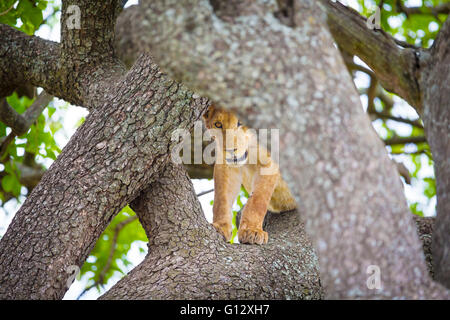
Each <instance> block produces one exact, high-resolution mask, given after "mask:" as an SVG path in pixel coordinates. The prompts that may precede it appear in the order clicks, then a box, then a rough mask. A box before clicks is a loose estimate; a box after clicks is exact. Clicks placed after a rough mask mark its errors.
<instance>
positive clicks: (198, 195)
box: [197, 189, 214, 197]
mask: <svg viewBox="0 0 450 320" xmlns="http://www.w3.org/2000/svg"><path fill="white" fill-rule="evenodd" d="M213 191H214V189H211V190H207V191H202V192H200V193H199V194H197V197H201V196H203V195H205V194H208V193H210V192H213Z"/></svg>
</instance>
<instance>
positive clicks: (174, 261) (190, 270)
mask: <svg viewBox="0 0 450 320" xmlns="http://www.w3.org/2000/svg"><path fill="white" fill-rule="evenodd" d="M131 207H132V208H133V210H135V212H136V214H137V215H138V216H139V220H140V221H141V223H142V225H143V227H144V229H145V231H146V233H147V236H148V239H149V243H148V248H149V251H148V255H147V257H146V258H145V260H144V261H143V262H142V263H141V264H140V265H139V266H137V267H136V268H135V269H133V270H132V271H131V272H130V273H129V274H128V275H127V276H126V277H124V278H123V279H122V280H120V281H119V282H118V283H117V284H116V285H115V286H114V287H113V288H111V289H110V290H109V291H108V292H107V293H106V294H105V295H103V296H102V297H101V298H102V299H319V298H321V297H322V288H321V286H320V280H319V274H318V269H317V266H318V264H317V257H316V255H315V254H314V251H313V248H312V245H311V243H310V241H309V240H308V238H307V236H306V234H305V232H304V228H303V223H302V222H301V221H300V217H299V215H298V214H297V213H296V212H287V213H284V214H273V215H271V216H269V217H268V218H267V219H266V222H267V230H268V231H269V233H270V240H269V243H268V244H267V245H264V246H257V245H239V244H229V243H226V242H225V241H224V240H223V237H222V236H220V235H219V234H218V233H217V232H216V231H215V229H214V228H213V227H212V226H211V225H210V224H209V223H208V222H207V221H206V219H205V215H204V213H203V211H202V210H201V206H200V203H199V202H198V200H197V197H196V196H195V193H194V191H193V187H192V183H191V181H190V179H189V177H188V176H187V174H186V173H185V171H184V169H183V168H182V167H179V166H174V165H172V164H169V165H168V166H167V167H166V169H165V171H164V173H163V174H162V175H161V176H160V178H159V179H158V180H157V181H155V182H153V183H152V184H151V185H150V186H149V187H148V188H147V189H146V190H145V191H143V192H142V193H141V195H140V196H139V198H137V199H136V200H135V201H134V202H133V203H132V204H131Z"/></svg>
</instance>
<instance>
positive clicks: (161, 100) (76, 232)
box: [0, 55, 208, 299]
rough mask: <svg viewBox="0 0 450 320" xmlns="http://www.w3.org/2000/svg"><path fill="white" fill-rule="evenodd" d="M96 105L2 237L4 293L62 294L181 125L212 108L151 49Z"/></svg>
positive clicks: (149, 177)
mask: <svg viewBox="0 0 450 320" xmlns="http://www.w3.org/2000/svg"><path fill="white" fill-rule="evenodd" d="M113 89H114V90H112V91H111V92H114V95H109V96H107V97H105V98H106V99H107V100H108V101H109V103H105V104H104V105H103V106H101V107H98V108H97V109H95V110H93V111H92V112H91V113H90V114H89V116H88V117H87V119H86V121H85V123H84V124H83V125H82V126H81V127H80V128H79V129H78V130H77V132H76V133H75V134H74V136H73V137H72V138H71V140H70V141H69V143H68V144H67V145H66V147H65V148H64V149H63V151H62V153H61V154H60V156H59V157H58V159H57V160H56V161H55V162H54V163H53V164H52V166H51V167H50V168H49V169H48V171H47V172H46V173H45V174H44V176H43V177H42V180H41V182H40V183H39V185H38V186H37V187H36V188H35V189H34V190H33V192H32V193H31V195H30V196H29V197H28V198H27V199H26V201H25V203H24V204H23V205H22V207H21V208H20V210H19V211H18V212H17V214H16V215H15V217H14V219H13V221H12V223H11V225H10V226H9V228H8V230H7V232H6V234H5V235H4V237H3V238H2V239H1V242H0V279H1V280H0V281H1V282H0V297H1V298H2V299H11V298H14V299H56V298H62V296H63V295H64V293H65V292H66V290H67V287H66V281H67V279H68V277H69V276H70V273H69V271H68V269H67V268H68V267H69V266H71V265H77V266H81V265H82V264H83V263H84V261H85V260H86V258H87V256H88V254H89V252H90V251H91V249H92V248H93V246H94V245H95V242H96V240H97V239H98V237H99V236H100V234H101V232H103V230H104V229H105V228H106V226H107V225H108V223H109V221H110V220H111V218H112V217H113V216H114V214H116V213H117V212H118V211H120V210H121V209H122V208H123V207H124V206H125V205H126V204H128V203H129V202H130V201H131V200H133V199H134V198H135V197H136V196H137V195H138V193H139V191H140V190H141V189H142V188H144V186H146V185H147V184H148V183H149V182H151V181H153V180H154V179H156V178H157V176H158V172H159V170H160V169H161V168H162V167H163V166H164V165H165V163H166V162H167V161H169V159H170V151H171V148H172V147H173V146H174V145H175V143H177V142H176V141H172V140H171V135H172V132H173V131H174V130H175V129H177V128H181V129H190V127H191V126H192V124H193V122H194V121H195V120H196V119H197V118H198V117H199V116H200V114H201V113H202V112H203V110H204V109H205V108H206V106H207V104H208V103H207V100H206V99H203V98H199V97H195V96H193V94H192V92H190V91H189V90H187V89H186V88H185V87H184V86H182V85H179V84H177V83H175V82H174V81H172V80H169V79H168V78H167V77H166V76H165V75H163V74H162V73H161V72H160V71H159V69H158V67H157V66H156V65H155V64H153V63H152V61H151V59H150V58H149V57H148V56H145V55H143V56H142V57H141V59H139V60H138V61H137V62H136V64H135V66H134V67H133V68H132V69H131V70H130V71H129V72H128V74H127V75H125V76H124V78H123V79H121V81H119V84H118V85H116V86H114V88H113Z"/></svg>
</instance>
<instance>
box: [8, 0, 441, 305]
mask: <svg viewBox="0 0 450 320" xmlns="http://www.w3.org/2000/svg"><path fill="white" fill-rule="evenodd" d="M69 3H72V2H65V4H64V8H66V5H67V4H69ZM295 3H296V5H300V6H298V7H296V9H298V11H297V10H296V11H295V15H294V14H293V15H292V21H293V22H294V24H295V25H296V28H295V29H292V28H290V27H287V26H286V25H283V24H281V23H280V21H279V20H277V19H276V18H275V16H274V13H275V11H276V10H277V8H276V5H275V4H274V2H267V1H262V0H261V1H229V2H218V1H211V2H208V1H204V0H199V1H194V0H192V1H178V0H177V1H175V0H172V1H164V2H159V1H158V2H155V1H148V2H144V1H143V2H142V4H141V7H140V8H139V10H140V13H139V12H137V11H136V10H134V11H133V10H127V11H128V12H129V13H130V15H129V16H128V18H126V19H130V18H132V19H130V20H126V19H125V18H124V19H125V20H122V21H126V31H127V34H128V36H129V37H128V38H127V37H126V36H124V37H122V38H121V39H119V43H137V45H136V46H134V48H139V50H136V52H137V51H141V50H142V51H148V50H151V52H152V54H154V56H155V58H156V59H157V60H158V62H159V63H161V65H162V66H163V67H164V70H167V71H168V72H170V74H172V75H173V76H174V77H175V78H177V79H179V80H182V81H185V82H186V83H187V84H188V85H189V86H190V87H191V88H196V89H197V90H198V92H200V93H202V94H205V96H209V97H212V98H213V100H214V102H216V103H218V104H219V105H221V106H223V107H225V108H229V109H231V110H234V111H236V112H237V113H238V114H239V115H240V116H241V117H242V118H243V119H245V120H246V122H247V123H248V124H249V125H251V126H252V127H255V128H270V127H275V128H280V129H281V132H280V140H281V146H280V149H281V150H282V153H281V161H282V162H281V167H282V168H284V169H283V172H284V177H285V179H286V180H287V182H288V184H289V185H290V187H291V189H292V190H293V192H294V195H295V196H296V198H297V200H298V202H299V203H300V204H301V209H300V211H301V212H302V219H304V220H305V221H306V231H308V234H309V235H310V238H311V239H312V240H313V243H314V247H315V248H316V250H315V252H316V253H317V256H318V260H319V267H320V279H321V282H322V284H324V289H325V292H326V297H331V298H373V297H375V298H392V297H397V298H445V297H448V293H447V292H446V291H445V290H444V289H443V288H442V287H440V286H438V285H436V284H435V283H433V282H431V280H430V278H429V277H428V275H427V270H426V267H425V263H424V257H423V253H422V246H421V243H420V241H419V239H418V237H417V233H416V232H415V226H414V224H413V221H412V218H411V217H410V213H409V210H408V208H407V206H406V202H405V199H404V196H403V193H402V189H401V184H400V180H399V178H398V175H397V174H396V171H395V168H394V167H393V164H392V163H391V161H390V160H389V159H388V158H387V155H386V151H385V150H384V148H383V145H382V144H381V142H380V141H379V139H378V137H377V136H376V133H375V132H374V131H373V130H372V129H371V126H370V121H369V119H368V117H367V115H366V114H364V113H363V111H362V108H361V106H360V105H359V103H358V101H359V99H358V96H357V94H356V92H355V90H354V88H353V86H352V84H351V79H350V77H349V75H348V72H347V71H346V69H345V66H344V64H343V62H342V59H341V58H340V56H339V54H338V51H337V50H336V48H335V47H334V46H333V41H332V39H331V36H330V34H329V32H328V30H327V28H326V20H325V15H324V14H323V12H322V11H321V9H320V8H319V7H318V6H317V3H316V2H314V1H307V0H304V1H297V2H295ZM80 5H82V6H83V8H85V10H91V11H90V13H92V14H90V15H89V16H90V17H91V18H90V19H87V20H86V21H85V22H86V23H88V25H85V27H87V30H90V29H89V23H93V24H92V25H91V26H96V23H95V22H93V21H92V20H95V19H96V17H98V16H101V15H102V14H103V13H104V14H105V15H110V16H111V17H114V16H115V15H116V14H117V12H116V10H117V6H116V5H115V3H114V2H112V1H106V2H104V3H102V6H101V9H102V10H99V9H96V8H93V6H96V5H97V4H96V3H95V2H89V1H81V2H80ZM63 14H64V10H63ZM138 14H141V15H140V16H139V17H140V19H136V18H137V17H138ZM124 17H126V16H124ZM175 17H176V19H175ZM63 21H65V20H64V17H63ZM98 22H99V25H100V26H102V28H105V30H101V31H98V30H97V31H98V32H96V29H95V27H94V28H93V29H92V32H89V33H87V34H85V35H84V36H83V37H81V36H80V34H78V35H77V33H76V32H77V31H74V30H72V31H70V32H73V34H71V33H70V32H68V33H65V32H64V31H63V38H65V37H68V39H72V41H73V42H74V43H67V42H66V40H65V39H63V40H62V45H61V47H60V46H59V45H57V44H53V43H48V42H45V41H42V40H39V39H37V38H34V37H32V38H30V37H24V36H22V35H19V34H18V33H16V31H13V30H11V29H10V28H9V29H8V28H4V27H1V29H0V32H2V35H3V34H5V35H7V36H8V37H10V38H8V39H10V40H11V42H12V43H13V44H14V45H17V51H14V52H13V51H12V50H10V48H11V46H9V43H8V45H6V46H2V45H0V48H1V49H0V53H1V54H2V58H5V59H8V58H10V57H12V58H16V59H14V63H13V64H12V68H10V69H9V66H8V68H4V67H3V66H4V65H6V64H3V65H2V64H1V63H0V65H1V67H2V68H1V69H0V70H1V71H2V73H1V74H0V79H2V80H3V79H5V82H3V81H2V82H1V83H2V85H0V87H1V90H3V91H1V93H4V92H7V91H8V90H9V89H10V88H11V86H12V85H16V82H15V81H14V78H10V76H11V75H13V74H14V73H13V71H18V72H23V73H24V74H26V76H24V77H23V78H21V79H22V80H23V81H25V82H29V83H33V84H34V85H39V86H43V87H46V86H48V87H54V88H56V89H54V91H52V90H47V91H48V92H49V93H51V94H54V95H56V96H59V97H61V98H64V99H66V100H68V101H70V102H74V103H78V104H82V105H85V106H87V107H89V108H90V110H91V113H90V115H89V117H88V118H87V119H86V122H85V123H84V124H83V126H82V127H81V128H80V129H79V130H78V131H77V133H76V134H75V135H74V137H73V138H72V139H71V141H70V142H69V144H68V145H67V146H66V148H65V149H64V150H63V152H62V154H61V155H60V156H59V157H58V159H57V160H56V161H55V163H54V164H53V165H52V167H51V168H50V169H49V170H48V171H47V173H46V174H45V175H44V177H43V179H42V181H41V183H40V184H39V185H38V186H37V187H36V188H35V189H34V190H33V192H32V194H31V195H30V196H29V197H28V199H27V200H26V202H25V203H24V204H23V206H22V208H21V209H20V211H19V212H18V213H17V214H16V217H15V218H14V220H13V222H12V223H11V225H10V227H9V228H8V231H7V233H6V234H5V236H4V237H3V238H2V240H1V242H0V279H1V280H0V281H1V283H0V297H1V298H60V297H62V295H63V294H64V292H65V291H66V280H67V278H68V277H69V275H70V274H69V273H68V272H67V267H68V266H70V265H81V263H83V262H84V260H85V259H86V257H87V255H88V253H89V251H90V249H91V248H92V247H93V245H94V243H95V241H96V240H97V238H98V236H99V235H100V233H101V232H102V231H103V230H104V228H105V227H106V225H107V224H108V222H109V221H110V219H111V218H112V217H113V215H114V214H115V213H116V212H117V211H118V210H120V209H121V208H122V207H123V206H124V205H125V204H127V203H129V202H132V201H133V200H134V199H135V198H136V197H137V196H138V195H139V194H140V197H139V198H138V199H137V200H136V201H135V202H132V203H133V207H134V208H135V210H136V211H137V213H138V215H139V218H140V219H141V221H142V223H143V225H144V227H145V229H146V231H147V233H148V236H149V239H150V247H149V254H148V256H147V258H146V260H145V261H144V262H143V263H142V264H141V265H140V266H139V267H138V268H136V269H135V270H133V271H132V272H131V273H130V275H129V276H127V277H126V278H125V279H123V280H122V281H120V282H119V283H118V284H117V285H116V286H115V287H114V288H113V289H111V291H110V292H108V293H107V295H105V297H104V298H179V297H186V298H188V297H197V298H210V297H214V298H216V297H217V298H245V297H248V298H319V297H322V289H320V286H319V280H318V279H319V278H318V276H317V264H316V263H317V258H316V256H315V255H314V253H313V250H312V248H311V246H310V245H309V242H308V240H307V238H306V236H305V234H304V232H303V225H302V223H301V221H300V220H299V217H298V215H296V214H283V215H278V216H271V217H269V223H268V226H267V228H268V231H269V232H270V233H271V234H272V237H271V239H272V240H271V241H272V242H271V243H269V244H268V245H267V246H264V247H260V246H243V245H242V246H231V245H228V244H226V243H224V241H223V240H222V239H221V238H220V237H219V236H218V235H217V233H216V232H215V231H214V230H213V228H211V226H209V224H207V223H206V221H205V219H204V217H203V215H202V213H201V210H200V206H199V204H198V201H197V200H196V198H195V195H194V193H193V191H192V185H191V184H190V182H189V180H188V179H187V177H186V175H185V173H184V171H183V170H182V169H180V168H177V167H175V168H173V167H171V164H170V163H169V162H168V160H169V155H170V150H171V148H172V147H173V145H174V143H175V142H174V141H171V139H170V138H171V133H172V132H173V130H175V129H177V128H187V129H189V128H190V127H191V126H192V124H193V121H194V120H195V119H197V118H198V117H199V115H200V114H201V112H202V111H203V110H204V109H205V107H206V105H207V104H208V102H207V101H206V99H202V98H199V97H198V96H197V95H193V94H192V93H191V92H190V91H189V90H187V89H186V88H185V87H183V86H181V85H178V84H176V83H175V82H173V81H171V80H169V79H168V78H167V77H166V76H165V75H163V74H161V73H160V72H159V70H158V68H157V67H156V65H154V64H152V63H151V62H150V59H149V58H148V57H147V56H145V55H144V56H143V57H142V58H141V59H139V60H138V62H136V63H135V65H134V67H133V68H132V69H131V70H130V71H129V72H128V73H127V74H126V75H124V68H123V66H122V65H121V64H120V63H118V62H117V59H115V57H114V54H110V53H109V52H107V50H105V48H107V46H108V44H111V43H112V39H113V37H111V32H113V30H112V29H113V28H114V23H111V22H110V21H107V19H106V20H105V19H103V18H101V17H99V21H98ZM63 25H64V24H63ZM118 30H119V31H120V30H122V31H124V30H125V28H124V25H122V26H119V28H118ZM78 32H80V31H78ZM122 34H124V33H123V32H122ZM78 36H80V37H79V38H78ZM97 37H103V38H104V40H105V42H103V41H102V39H97ZM77 39H79V40H83V41H77ZM16 40H17V41H16ZM84 40H86V41H84ZM91 41H93V42H91ZM96 41H99V42H101V44H99V47H98V50H97V49H96V48H92V44H93V43H96ZM77 42H79V43H77ZM74 44H75V46H73V45H74ZM28 45H31V49H30V50H28V48H27V46H28ZM77 45H79V46H77ZM5 48H6V49H5ZM47 49H50V55H45V54H44V55H43V56H41V55H40V54H37V55H36V56H37V59H36V62H34V61H29V62H28V63H25V62H23V61H20V59H19V58H17V57H20V55H21V54H23V55H24V56H25V57H27V56H31V55H32V54H33V53H36V52H38V53H42V52H45V51H46V50H47ZM88 49H92V50H94V52H93V56H94V57H96V58H94V59H92V60H91V59H90V55H89V54H84V53H85V51H84V50H88ZM110 49H111V50H112V48H110ZM111 52H112V51H111ZM299 53H301V54H299ZM52 55H53V56H52ZM54 55H57V56H58V57H56V56H54ZM46 59H47V60H48V61H49V63H50V64H49V66H45V65H44V64H43V63H42V62H43V61H46ZM71 59H73V60H71ZM3 61H4V60H3V59H2V62H3ZM67 66H69V67H70V68H72V69H73V70H72V71H73V73H74V74H68V70H69V69H64V68H66V67H67ZM41 68H43V69H41ZM46 68H50V70H56V71H57V72H56V73H55V74H56V77H54V78H51V77H52V76H49V75H47V74H43V75H41V74H39V75H38V74H35V72H36V73H39V72H40V71H41V70H47V69H46ZM54 68H56V69H54ZM11 70H13V71H11ZM5 74H7V76H5ZM52 75H53V73H52ZM11 79H13V80H11ZM19 82H22V81H19ZM4 88H6V89H8V88H9V89H8V90H6V89H4ZM330 88H331V89H330ZM46 89H47V88H46ZM162 170H165V171H164V175H163V178H161V179H160V175H161V171H162ZM149 184H150V187H149V188H148V189H146V190H145V191H144V192H142V193H140V192H141V190H143V189H144V188H145V187H146V186H148V185H149ZM179 204H182V206H179ZM160 208H166V210H161V209H160ZM12 253H13V254H12ZM230 257H231V258H232V260H230ZM305 262H306V263H305ZM215 264H217V266H215ZM369 264H376V265H378V266H379V267H380V269H381V277H382V281H383V287H382V289H381V290H377V291H373V290H369V288H368V287H367V286H366V280H367V277H368V274H367V273H366V268H367V266H368V265H369ZM242 270H245V272H242ZM274 270H276V271H274ZM297 280H299V282H297ZM267 291H269V292H267Z"/></svg>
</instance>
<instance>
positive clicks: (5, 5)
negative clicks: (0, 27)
mask: <svg viewBox="0 0 450 320" xmlns="http://www.w3.org/2000/svg"><path fill="white" fill-rule="evenodd" d="M46 7H47V1H44V0H19V1H16V0H4V1H2V2H1V3H0V23H3V24H7V25H10V26H13V27H16V28H17V29H19V30H21V31H23V32H25V33H26V34H29V35H32V34H34V32H35V31H36V30H37V29H38V28H39V27H40V25H41V24H42V22H43V20H44V17H43V15H42V11H44V9H45V8H46Z"/></svg>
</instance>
